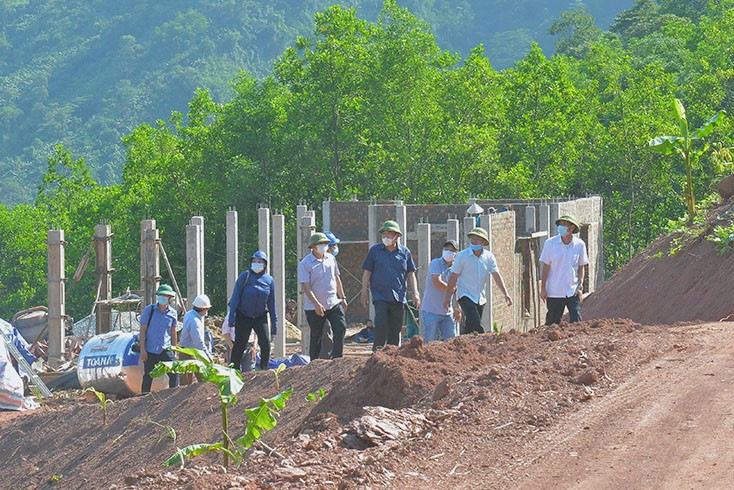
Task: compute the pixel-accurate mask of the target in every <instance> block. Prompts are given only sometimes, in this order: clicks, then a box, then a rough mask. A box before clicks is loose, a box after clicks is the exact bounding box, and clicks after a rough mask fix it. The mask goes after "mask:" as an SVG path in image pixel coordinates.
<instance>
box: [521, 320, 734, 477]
mask: <svg viewBox="0 0 734 490" xmlns="http://www.w3.org/2000/svg"><path fill="white" fill-rule="evenodd" d="M689 328H690V331H689V335H690V336H691V339H695V340H694V341H693V342H692V343H691V344H692V345H689V346H687V347H686V348H681V349H680V350H675V351H673V352H674V353H673V354H667V355H664V356H662V357H660V358H658V359H656V360H654V361H653V362H652V363H650V364H649V365H647V366H645V367H644V368H643V369H641V370H640V371H639V372H637V373H636V374H634V375H633V376H632V377H631V378H629V379H628V380H627V381H626V382H625V383H623V384H622V385H620V386H619V387H618V388H617V389H615V390H614V391H613V392H612V393H610V394H609V395H607V396H605V397H604V398H603V399H600V400H597V402H595V403H593V404H590V405H588V406H587V407H586V408H585V409H582V410H580V411H578V412H576V413H574V414H573V415H571V416H570V417H569V418H567V419H566V420H565V421H563V422H562V423H561V424H560V425H558V426H556V427H555V428H554V429H552V430H551V431H549V432H547V433H546V434H545V435H544V437H543V438H541V439H540V441H536V443H535V444H533V446H532V447H527V448H525V450H524V455H523V456H524V459H526V461H528V462H529V464H527V465H523V467H520V468H517V469H516V470H515V472H516V474H517V473H520V472H522V473H526V474H525V475H519V474H518V475H517V477H518V480H516V482H517V485H516V488H568V489H570V488H585V489H589V488H594V489H605V488H608V489H612V488H613V489H620V488H624V489H636V488H646V489H649V488H661V489H663V488H664V489H684V488H685V489H689V488H708V489H710V488H722V489H723V488H732V487H734V417H733V416H732V413H733V412H734V325H733V324H731V323H713V324H706V325H701V326H699V327H692V328H691V327H689Z"/></svg>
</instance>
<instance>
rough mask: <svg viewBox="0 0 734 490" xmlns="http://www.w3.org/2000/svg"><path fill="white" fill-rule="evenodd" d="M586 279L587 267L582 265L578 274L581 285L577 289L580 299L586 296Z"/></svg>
mask: <svg viewBox="0 0 734 490" xmlns="http://www.w3.org/2000/svg"><path fill="white" fill-rule="evenodd" d="M584 277H586V266H585V265H580V266H579V272H578V278H579V285H578V288H576V294H578V296H579V298H582V297H583V296H584Z"/></svg>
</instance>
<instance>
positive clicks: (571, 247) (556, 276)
mask: <svg viewBox="0 0 734 490" xmlns="http://www.w3.org/2000/svg"><path fill="white" fill-rule="evenodd" d="M540 261H541V262H542V263H544V264H547V265H549V266H550V269H549V270H548V278H547V279H546V282H545V291H546V292H547V293H548V297H549V298H569V297H571V296H573V295H574V294H576V291H577V290H578V288H579V287H580V286H581V285H580V284H579V275H578V272H579V267H581V266H584V265H586V264H588V263H589V257H588V255H587V254H586V244H585V243H584V241H583V240H582V239H580V238H577V237H575V236H573V237H572V240H571V241H570V242H569V243H568V244H565V243H563V241H562V240H561V236H560V235H556V236H554V237H553V238H549V239H548V240H546V241H545V244H544V245H543V252H541V254H540Z"/></svg>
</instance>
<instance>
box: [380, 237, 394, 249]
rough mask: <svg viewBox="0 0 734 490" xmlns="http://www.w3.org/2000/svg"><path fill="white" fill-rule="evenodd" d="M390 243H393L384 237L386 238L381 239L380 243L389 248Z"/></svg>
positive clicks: (390, 239)
mask: <svg viewBox="0 0 734 490" xmlns="http://www.w3.org/2000/svg"><path fill="white" fill-rule="evenodd" d="M392 242H393V240H392V238H388V237H386V236H384V237H382V243H383V244H384V245H385V246H386V247H389V246H390V245H392Z"/></svg>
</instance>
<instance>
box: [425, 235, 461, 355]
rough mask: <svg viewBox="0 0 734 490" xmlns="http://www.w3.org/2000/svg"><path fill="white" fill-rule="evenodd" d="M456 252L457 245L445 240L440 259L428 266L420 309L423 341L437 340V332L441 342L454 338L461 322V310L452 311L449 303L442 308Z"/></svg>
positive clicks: (434, 260)
mask: <svg viewBox="0 0 734 490" xmlns="http://www.w3.org/2000/svg"><path fill="white" fill-rule="evenodd" d="M458 250H459V244H458V243H456V241H455V240H447V241H446V243H444V244H443V252H442V253H441V257H439V258H437V259H433V260H432V261H431V263H430V265H429V266H428V274H427V275H426V287H425V288H423V292H424V293H425V296H424V297H423V305H422V308H421V319H422V321H423V340H425V341H426V342H431V341H433V340H438V334H439V332H440V333H441V338H442V339H443V340H448V339H450V338H453V337H455V336H456V324H457V323H459V322H460V321H461V310H460V309H459V308H456V309H454V308H453V306H452V304H451V303H449V306H448V308H444V306H443V299H444V294H445V292H446V287H447V283H448V281H449V276H450V275H451V265H452V264H453V263H454V257H456V252H457V251H458ZM451 296H452V297H453V294H452V295H451Z"/></svg>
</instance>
